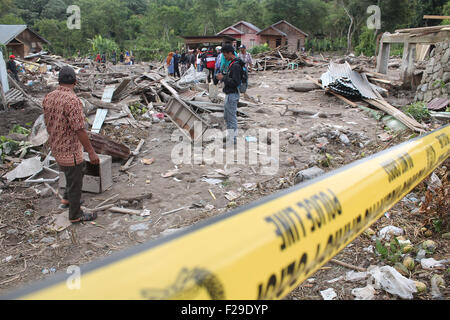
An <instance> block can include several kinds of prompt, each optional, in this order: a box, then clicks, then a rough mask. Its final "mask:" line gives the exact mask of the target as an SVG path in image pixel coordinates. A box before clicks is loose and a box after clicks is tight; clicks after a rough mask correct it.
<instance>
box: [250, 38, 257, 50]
mask: <svg viewBox="0 0 450 320" xmlns="http://www.w3.org/2000/svg"><path fill="white" fill-rule="evenodd" d="M255 42H256V40H255V39H251V40H250V48H253V47H254V46H255Z"/></svg>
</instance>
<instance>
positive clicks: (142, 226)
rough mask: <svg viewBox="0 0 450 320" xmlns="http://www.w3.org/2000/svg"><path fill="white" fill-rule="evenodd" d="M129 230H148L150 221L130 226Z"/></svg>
mask: <svg viewBox="0 0 450 320" xmlns="http://www.w3.org/2000/svg"><path fill="white" fill-rule="evenodd" d="M129 230H130V232H136V231H145V230H148V223H139V224H134V225H132V226H130V228H129Z"/></svg>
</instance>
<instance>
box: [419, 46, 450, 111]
mask: <svg viewBox="0 0 450 320" xmlns="http://www.w3.org/2000/svg"><path fill="white" fill-rule="evenodd" d="M449 58H450V45H449V42H448V41H447V42H441V43H438V44H437V45H436V47H435V48H434V49H433V51H432V52H431V54H430V60H429V62H428V65H427V68H426V69H425V71H424V73H423V78H422V82H421V84H420V86H419V87H418V88H417V93H416V98H415V100H416V101H424V102H425V103H428V102H430V101H431V100H433V99H434V98H448V97H449V93H450V61H449Z"/></svg>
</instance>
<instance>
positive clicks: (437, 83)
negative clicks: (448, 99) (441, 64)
mask: <svg viewBox="0 0 450 320" xmlns="http://www.w3.org/2000/svg"><path fill="white" fill-rule="evenodd" d="M433 88H441V89H444V88H445V82H444V81H442V80H436V81H435V82H433Z"/></svg>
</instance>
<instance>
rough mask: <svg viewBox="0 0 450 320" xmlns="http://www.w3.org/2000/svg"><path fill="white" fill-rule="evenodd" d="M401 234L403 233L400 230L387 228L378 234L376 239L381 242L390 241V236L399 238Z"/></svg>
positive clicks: (392, 227)
mask: <svg viewBox="0 0 450 320" xmlns="http://www.w3.org/2000/svg"><path fill="white" fill-rule="evenodd" d="M403 233H404V231H403V229H402V228H398V227H394V226H387V227H384V228H383V229H381V230H380V231H379V232H378V237H379V238H380V239H382V240H387V241H390V240H391V236H401V235H403Z"/></svg>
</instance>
